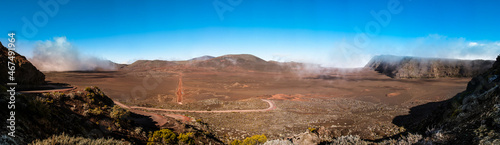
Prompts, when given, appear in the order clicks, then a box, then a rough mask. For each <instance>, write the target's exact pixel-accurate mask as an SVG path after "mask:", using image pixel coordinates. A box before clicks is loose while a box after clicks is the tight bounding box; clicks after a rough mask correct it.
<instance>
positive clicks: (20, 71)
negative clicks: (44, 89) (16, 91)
mask: <svg viewBox="0 0 500 145" xmlns="http://www.w3.org/2000/svg"><path fill="white" fill-rule="evenodd" d="M8 53H9V50H8V49H7V48H6V47H4V46H3V45H2V43H1V42H0V74H1V76H3V77H1V78H0V83H1V85H5V84H6V83H8V82H11V81H10V80H9V79H8V77H7V72H8V71H9V69H8V68H7V65H8V62H9V61H10V60H9V58H8V57H9V54H8ZM14 63H15V68H16V69H15V73H14V78H15V81H14V82H16V83H17V84H18V85H24V86H33V85H41V84H45V75H44V74H43V73H42V72H40V71H39V70H38V69H37V68H36V67H35V66H33V64H31V62H29V61H28V60H27V59H26V57H24V56H22V55H19V54H18V53H17V52H16V53H15V58H14Z"/></svg>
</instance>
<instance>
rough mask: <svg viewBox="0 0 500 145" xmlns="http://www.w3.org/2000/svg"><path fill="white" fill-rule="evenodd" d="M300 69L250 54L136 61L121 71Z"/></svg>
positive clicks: (293, 64)
mask: <svg viewBox="0 0 500 145" xmlns="http://www.w3.org/2000/svg"><path fill="white" fill-rule="evenodd" d="M300 67H302V64H301V63H295V62H288V63H281V62H276V61H265V60H263V59H261V58H259V57H256V56H253V55H250V54H236V55H224V56H219V57H212V56H202V57H197V58H193V59H190V60H187V61H165V60H138V61H136V62H134V63H132V64H130V65H127V66H124V67H122V68H121V69H123V70H129V71H141V70H149V69H152V68H170V69H172V70H188V69H199V68H202V69H203V68H209V69H217V70H227V71H241V70H243V71H263V72H282V71H289V70H291V69H293V68H300Z"/></svg>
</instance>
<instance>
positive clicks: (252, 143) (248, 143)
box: [231, 134, 267, 145]
mask: <svg viewBox="0 0 500 145" xmlns="http://www.w3.org/2000/svg"><path fill="white" fill-rule="evenodd" d="M266 141H267V137H266V135H264V134H262V135H254V136H251V137H247V138H245V140H243V142H241V141H239V140H234V141H233V142H231V145H257V144H263V143H265V142H266Z"/></svg>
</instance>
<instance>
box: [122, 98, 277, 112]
mask: <svg viewBox="0 0 500 145" xmlns="http://www.w3.org/2000/svg"><path fill="white" fill-rule="evenodd" d="M262 101H264V102H267V103H268V104H269V107H268V108H266V109H251V110H214V111H204V110H172V109H159V108H148V107H138V106H131V107H130V108H131V109H144V110H149V111H165V112H191V113H231V112H265V111H271V110H274V109H276V105H274V103H273V102H272V101H271V100H266V99H262Z"/></svg>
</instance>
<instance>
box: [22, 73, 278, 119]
mask: <svg viewBox="0 0 500 145" xmlns="http://www.w3.org/2000/svg"><path fill="white" fill-rule="evenodd" d="M180 81H182V80H180ZM73 89H76V87H73V88H64V89H53V90H35V91H23V92H21V93H46V92H64V91H69V90H73ZM262 101H264V102H267V103H268V104H269V107H268V108H266V109H251V110H214V111H202V110H171V109H159V108H147V107H138V106H127V105H125V104H122V103H120V102H118V101H115V100H113V102H114V103H115V104H116V105H118V106H120V107H122V108H126V109H129V110H130V111H131V112H133V113H136V114H141V115H145V116H151V119H153V121H155V122H157V123H156V125H157V126H163V125H164V124H165V123H167V121H168V120H167V119H165V117H163V116H161V115H159V114H156V113H151V112H146V111H142V110H140V109H143V110H149V111H164V112H192V113H231V112H265V111H271V110H274V109H276V105H274V102H272V101H271V100H266V99H262ZM163 115H165V116H168V117H172V118H175V119H177V120H182V121H183V122H189V121H190V120H191V118H189V117H187V116H184V115H179V114H167V113H163Z"/></svg>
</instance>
